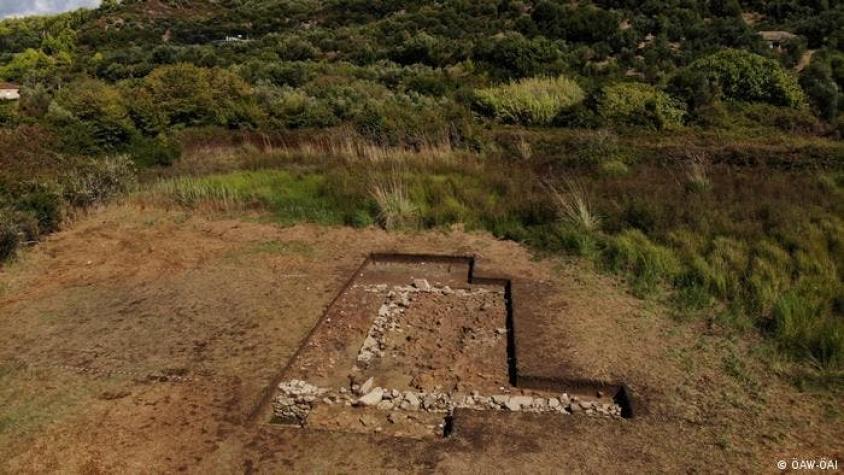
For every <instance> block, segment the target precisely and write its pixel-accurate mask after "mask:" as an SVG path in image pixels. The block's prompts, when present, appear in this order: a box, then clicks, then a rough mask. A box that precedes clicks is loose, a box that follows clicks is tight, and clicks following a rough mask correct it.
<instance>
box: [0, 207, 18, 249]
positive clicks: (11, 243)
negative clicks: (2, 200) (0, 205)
mask: <svg viewBox="0 0 844 475" xmlns="http://www.w3.org/2000/svg"><path fill="white" fill-rule="evenodd" d="M20 234H21V233H20V230H19V229H18V226H17V222H16V221H15V220H14V212H13V211H12V210H9V209H0V262H3V261H4V260H6V259H8V258H10V257H12V255H14V253H15V249H17V247H18V244H19V243H20V237H21V236H20Z"/></svg>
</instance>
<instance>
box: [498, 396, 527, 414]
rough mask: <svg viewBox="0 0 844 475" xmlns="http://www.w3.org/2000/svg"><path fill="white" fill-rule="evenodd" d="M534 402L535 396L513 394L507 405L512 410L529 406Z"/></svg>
mask: <svg viewBox="0 0 844 475" xmlns="http://www.w3.org/2000/svg"><path fill="white" fill-rule="evenodd" d="M532 404H533V398H532V397H530V396H512V397H511V398H510V399H509V400H508V401H507V402H506V403H505V406H506V407H507V409H509V410H511V411H519V410H521V409H523V408H528V407H530V406H531V405H532Z"/></svg>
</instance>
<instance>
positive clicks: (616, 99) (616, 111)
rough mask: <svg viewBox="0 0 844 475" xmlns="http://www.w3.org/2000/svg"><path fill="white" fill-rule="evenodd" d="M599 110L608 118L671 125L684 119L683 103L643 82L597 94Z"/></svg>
mask: <svg viewBox="0 0 844 475" xmlns="http://www.w3.org/2000/svg"><path fill="white" fill-rule="evenodd" d="M597 112H598V115H600V116H601V117H602V118H603V119H604V120H605V121H607V122H610V123H617V124H628V125H641V126H646V127H655V128H657V129H668V128H673V127H678V126H680V125H682V123H683V115H684V111H683V108H682V107H681V105H680V104H679V103H678V102H677V101H675V100H674V99H672V98H671V97H670V96H669V95H668V94H666V93H664V92H662V91H660V90H658V89H656V88H654V87H653V86H649V85H647V84H641V83H620V84H613V85H610V86H607V87H605V88H604V89H603V90H602V91H601V92H600V93H599V94H598V97H597Z"/></svg>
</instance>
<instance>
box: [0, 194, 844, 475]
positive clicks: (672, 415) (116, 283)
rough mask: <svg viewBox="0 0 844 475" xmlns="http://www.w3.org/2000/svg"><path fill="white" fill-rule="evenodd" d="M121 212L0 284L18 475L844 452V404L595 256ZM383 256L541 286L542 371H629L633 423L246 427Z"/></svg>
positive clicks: (454, 467)
mask: <svg viewBox="0 0 844 475" xmlns="http://www.w3.org/2000/svg"><path fill="white" fill-rule="evenodd" d="M256 218H257V217H247V218H243V219H226V218H220V217H217V218H210V217H203V216H199V215H191V214H186V213H184V212H182V211H174V210H169V211H168V210H161V209H151V208H141V207H138V206H134V205H131V204H128V205H120V206H112V207H110V208H107V209H104V210H101V211H98V212H96V213H93V214H91V215H90V216H87V217H85V218H82V219H80V220H78V222H77V223H75V224H74V225H73V226H72V227H71V228H70V229H68V230H65V231H63V232H60V233H57V234H56V235H54V236H51V237H50V238H49V240H48V241H47V242H45V243H43V244H40V245H38V246H37V247H35V248H33V249H30V250H28V251H27V252H25V254H24V256H23V257H22V258H21V259H20V260H19V261H18V262H16V263H14V264H12V265H11V266H8V267H7V268H5V269H3V270H2V271H0V324H2V326H3V332H1V333H0V460H2V462H0V471H3V472H9V473H43V472H48V471H61V472H70V473H80V472H82V473H114V472H129V473H160V472H174V471H187V472H192V473H193V472H209V471H210V472H214V473H220V472H223V473H231V472H244V471H251V470H256V471H265V472H288V473H289V472H311V471H338V470H341V467H342V470H343V471H348V472H358V471H371V470H375V471H379V472H380V471H390V470H400V471H411V472H413V471H432V470H436V471H455V472H457V471H460V472H466V471H472V472H478V471H480V472H484V471H493V470H494V471H508V468H509V471H519V472H523V471H524V470H528V469H529V470H535V471H540V472H558V471H575V472H577V471H589V472H595V471H624V472H639V471H654V470H655V469H656V470H668V471H684V472H685V471H693V470H698V471H713V470H718V471H723V470H728V471H741V470H750V471H758V470H760V469H764V470H767V471H770V470H771V469H772V467H773V466H774V463H775V462H776V460H778V459H780V458H784V457H794V456H812V457H821V456H826V457H831V458H835V457H837V458H838V459H839V460H842V459H844V457H843V456H842V453H841V444H840V441H841V440H844V430H842V427H844V426H842V424H841V422H842V414H841V400H840V398H839V397H836V396H834V395H826V396H824V395H818V394H813V393H799V392H798V391H797V390H796V389H795V388H794V387H793V386H791V385H788V384H786V383H784V382H782V380H781V379H780V378H778V377H777V376H776V375H775V374H773V373H772V370H771V369H766V368H764V367H762V366H760V364H758V363H755V362H757V361H760V360H761V358H758V357H751V356H748V355H749V353H750V351H751V349H752V348H753V347H754V346H755V342H748V341H736V340H735V339H734V338H732V337H730V336H729V335H722V334H720V333H719V332H718V331H717V329H714V330H713V329H709V328H706V327H704V326H703V325H702V324H699V323H694V322H689V323H683V322H676V321H674V320H672V319H670V318H669V317H667V316H666V315H665V314H664V312H663V311H662V309H661V307H660V306H659V305H658V304H656V303H652V302H641V301H638V300H636V299H634V298H632V297H630V296H629V295H627V294H626V293H625V291H624V290H623V289H624V287H623V285H621V284H618V283H616V282H613V281H612V280H610V279H608V278H606V277H603V276H601V275H599V274H597V273H596V272H594V271H593V270H591V269H589V268H588V267H587V266H584V265H583V264H579V263H577V262H569V261H563V260H559V259H534V258H532V256H531V255H530V254H529V253H528V252H527V251H526V250H525V249H524V248H522V247H520V246H518V245H516V244H514V243H509V242H502V241H498V240H495V239H493V238H491V237H490V236H488V235H484V234H467V233H463V232H460V231H453V232H428V233H424V234H421V233H420V234H401V233H397V234H388V233H385V232H383V231H380V230H375V229H368V230H353V229H347V228H325V227H318V226H309V225H308V226H294V227H289V228H280V227H277V226H274V225H271V224H262V223H260V222H259V220H258V219H256ZM372 251H403V252H436V253H449V254H476V255H477V256H478V257H479V260H481V261H482V262H483V263H484V265H488V266H489V267H491V268H495V267H498V268H501V269H506V270H507V273H508V274H510V275H512V276H514V277H515V278H517V279H520V280H521V281H522V282H525V283H528V284H529V286H530V288H531V289H534V290H533V292H532V294H531V295H532V298H535V299H539V300H538V301H539V302H540V303H541V306H542V308H544V309H545V310H544V312H542V313H541V314H540V315H539V316H538V317H539V318H540V320H539V321H538V323H537V325H535V326H534V327H533V328H534V329H533V330H532V333H530V334H528V335H527V338H529V339H530V340H529V341H530V342H531V344H532V345H534V347H535V350H534V351H532V352H531V353H530V356H529V361H526V362H525V364H527V365H529V366H530V367H531V368H532V371H534V372H537V373H542V372H543V371H546V372H554V371H559V370H560V369H561V366H565V368H563V369H566V370H567V371H575V372H578V373H582V374H584V375H588V376H590V377H596V378H622V379H624V380H625V381H627V382H629V383H630V384H632V385H634V386H635V387H636V388H637V390H638V391H641V392H642V394H643V395H644V397H645V398H646V400H647V403H648V409H649V414H647V415H644V416H642V417H638V418H635V419H633V420H627V421H614V420H601V419H593V418H575V417H571V418H560V419H555V420H554V421H553V422H549V421H547V420H543V419H542V418H537V417H536V415H531V414H515V413H514V414H506V413H501V414H497V415H495V416H494V417H491V416H489V415H484V414H469V415H466V416H464V420H462V421H461V425H460V427H461V431H460V432H459V433H457V434H455V436H454V437H453V438H451V439H448V440H436V439H431V440H412V439H402V438H391V437H386V436H378V435H370V434H348V433H342V432H331V431H307V430H298V429H289V428H280V427H277V426H272V425H269V424H266V423H265V421H266V419H265V418H264V419H262V418H259V421H258V423H257V424H251V423H249V422H248V421H247V420H246V416H247V415H248V414H249V413H250V412H251V411H252V410H253V409H254V407H255V405H256V404H257V402H258V401H259V400H260V397H261V394H262V392H263V391H264V390H265V389H266V388H267V386H268V384H269V381H271V380H272V379H273V378H274V377H275V376H276V375H277V374H278V372H279V371H280V370H281V369H282V368H283V367H284V365H285V364H286V362H287V361H288V360H289V358H290V357H291V356H292V354H293V352H294V351H295V350H296V348H297V347H298V345H299V344H300V342H301V341H302V339H303V338H304V337H305V335H306V334H307V333H308V331H309V330H310V329H311V328H312V326H313V325H314V324H315V323H316V321H317V319H318V318H319V317H320V315H321V314H322V313H323V311H324V309H325V307H326V305H327V304H328V303H329V302H330V301H331V300H332V299H333V298H334V296H335V295H336V294H337V292H338V290H339V289H340V288H341V287H342V285H344V283H345V282H346V281H348V279H349V277H350V274H351V273H352V272H353V271H354V270H355V269H356V268H357V267H358V266H359V265H360V263H361V262H362V260H363V258H364V256H365V255H366V254H367V253H369V252H372Z"/></svg>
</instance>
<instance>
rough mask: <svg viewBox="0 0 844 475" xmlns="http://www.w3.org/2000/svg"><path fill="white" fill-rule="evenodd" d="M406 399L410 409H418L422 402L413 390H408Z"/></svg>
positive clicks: (405, 395)
mask: <svg viewBox="0 0 844 475" xmlns="http://www.w3.org/2000/svg"><path fill="white" fill-rule="evenodd" d="M404 401H405V402H407V404H408V406H409V407H410V409H411V410H414V411H416V410H418V409H419V405H420V404H421V402H420V401H419V398H418V397H417V396H416V394H413V393H411V392H407V393H405V394H404Z"/></svg>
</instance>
